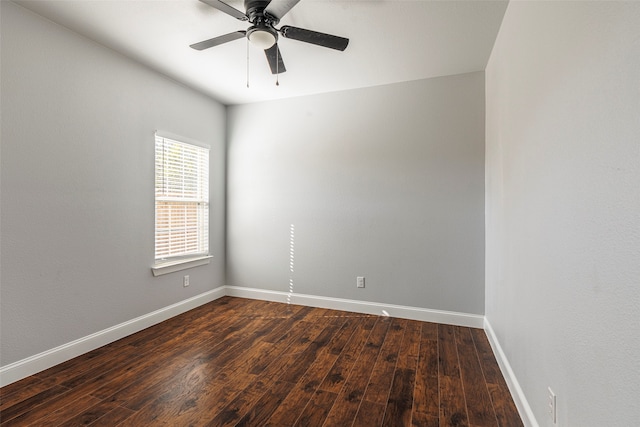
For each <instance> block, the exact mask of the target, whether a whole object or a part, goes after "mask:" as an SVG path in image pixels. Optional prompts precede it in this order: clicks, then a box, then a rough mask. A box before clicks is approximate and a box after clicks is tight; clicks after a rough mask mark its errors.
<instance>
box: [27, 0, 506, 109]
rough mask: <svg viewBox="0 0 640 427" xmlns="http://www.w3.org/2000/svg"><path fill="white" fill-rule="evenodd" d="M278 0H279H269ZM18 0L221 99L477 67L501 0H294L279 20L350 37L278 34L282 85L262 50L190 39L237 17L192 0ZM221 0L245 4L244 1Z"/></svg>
mask: <svg viewBox="0 0 640 427" xmlns="http://www.w3.org/2000/svg"><path fill="white" fill-rule="evenodd" d="M273 1H279V0H273ZM16 2H17V3H18V4H20V5H22V6H24V7H26V8H28V9H30V10H32V11H34V12H36V13H38V14H40V15H42V16H44V17H46V18H48V19H50V20H52V21H54V22H57V23H59V24H61V25H63V26H65V27H67V28H70V29H71V30H73V31H75V32H78V33H80V34H83V35H85V36H86V37H88V38H90V39H93V40H95V41H96V42H98V43H100V44H102V45H105V46H107V47H109V48H111V49H113V50H115V51H118V52H120V53H122V54H124V55H126V56H128V57H130V58H133V59H134V60H136V61H139V62H141V63H143V64H145V65H147V66H148V67H151V68H153V69H155V70H157V71H159V72H161V73H163V74H165V75H167V76H169V77H171V78H173V79H175V80H177V81H180V82H182V83H184V84H186V85H188V86H190V87H193V88H195V89H197V90H199V91H201V92H203V93H205V94H207V95H210V96H212V97H214V98H215V99H217V100H219V101H221V102H222V103H224V104H241V103H247V102H256V101H263V100H268V99H278V98H286V97H293V96H301V95H309V94H314V93H322V92H331V91H339V90H346V89H353V88H360V87H368V86H377V85H383V84H389V83H397V82H402V81H410V80H418V79H424V78H430V77H437V76H444V75H453V74H461V73H467V72H473V71H482V70H484V68H485V66H486V64H487V61H488V58H489V55H490V53H491V49H492V47H493V43H494V41H495V38H496V35H497V33H498V29H499V28H500V23H501V22H502V17H503V15H504V11H505V9H506V6H507V1H506V0H498V1H489V0H470V1H462V0H460V1H458V0H444V1H432V0H301V1H300V3H298V5H297V6H295V7H294V8H293V9H292V10H291V11H290V12H289V13H288V14H287V15H286V16H285V17H284V18H283V19H282V21H281V22H280V24H279V25H278V27H280V26H282V25H292V26H296V27H302V28H307V29H310V30H315V31H320V32H324V33H329V34H334V35H338V36H342V37H347V38H349V39H350V43H349V46H348V47H347V49H346V50H345V51H344V52H339V51H335V50H332V49H326V48H323V47H318V46H315V45H311V44H307V43H303V42H299V41H296V40H289V39H284V38H280V42H279V45H280V51H281V52H282V56H283V59H284V63H285V65H286V67H287V72H286V73H282V74H280V86H276V85H275V76H273V75H272V74H271V72H270V71H269V67H268V64H267V61H266V59H265V56H264V53H263V52H262V51H259V50H257V49H255V48H253V47H251V49H250V50H249V74H250V88H247V43H246V39H240V40H236V41H233V42H230V43H227V44H225V45H222V46H216V47H213V48H210V49H207V50H204V51H196V50H193V49H191V48H189V45H190V44H193V43H196V42H199V41H202V40H205V39H209V38H212V37H215V36H218V35H222V34H226V33H229V32H232V31H237V30H244V29H246V28H247V25H248V24H247V23H245V22H241V21H239V20H236V19H234V18H232V17H231V16H229V15H226V14H225V13H223V12H220V11H218V10H217V9H214V8H212V7H211V6H208V5H206V4H204V3H201V2H199V1H198V0H164V1H157V0H120V1H107V0H64V1H58V0H23V1H16ZM227 3H228V4H230V5H232V6H234V7H235V8H236V9H240V10H242V11H244V5H243V3H242V1H238V0H229V1H228V2H227Z"/></svg>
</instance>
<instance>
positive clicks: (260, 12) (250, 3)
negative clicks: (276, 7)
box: [244, 0, 280, 26]
mask: <svg viewBox="0 0 640 427" xmlns="http://www.w3.org/2000/svg"><path fill="white" fill-rule="evenodd" d="M269 3H271V0H245V1H244V8H245V10H246V11H247V16H248V17H249V22H251V23H252V24H254V25H259V24H260V23H264V24H265V25H267V26H274V25H278V22H279V21H280V20H279V19H278V18H276V17H275V16H271V15H269V14H268V13H265V11H264V10H265V9H266V7H267V6H269Z"/></svg>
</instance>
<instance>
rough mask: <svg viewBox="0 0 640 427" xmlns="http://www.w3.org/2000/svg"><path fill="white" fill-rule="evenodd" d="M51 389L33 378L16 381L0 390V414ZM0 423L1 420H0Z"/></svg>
mask: <svg viewBox="0 0 640 427" xmlns="http://www.w3.org/2000/svg"><path fill="white" fill-rule="evenodd" d="M50 388H51V384H48V383H46V382H44V381H42V380H40V379H39V378H37V377H35V376H30V377H27V378H25V379H23V380H20V381H16V382H15V383H13V384H9V385H8V386H6V387H3V388H0V413H2V411H4V410H5V409H7V408H9V407H11V406H13V405H15V404H17V403H20V402H22V401H24V400H27V399H29V398H31V397H33V396H34V395H36V394H38V393H41V392H43V391H45V390H47V389H50ZM0 421H1V420H0Z"/></svg>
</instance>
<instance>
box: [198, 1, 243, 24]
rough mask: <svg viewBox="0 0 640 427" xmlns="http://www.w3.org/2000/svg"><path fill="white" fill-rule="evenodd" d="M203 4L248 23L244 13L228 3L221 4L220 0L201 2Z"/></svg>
mask: <svg viewBox="0 0 640 427" xmlns="http://www.w3.org/2000/svg"><path fill="white" fill-rule="evenodd" d="M200 1H201V2H202V3H206V4H208V5H209V6H211V7H215V8H216V9H218V10H220V11H222V12H224V13H226V14H227V15H231V16H233V17H234V18H236V19H239V20H241V21H248V20H249V18H248V17H247V15H246V14H245V13H244V12H240V11H239V10H238V9H236V8H235V7H231V6H229V5H228V4H226V3H223V2H221V1H220V0H200Z"/></svg>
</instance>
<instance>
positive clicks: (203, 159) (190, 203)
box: [155, 134, 209, 261]
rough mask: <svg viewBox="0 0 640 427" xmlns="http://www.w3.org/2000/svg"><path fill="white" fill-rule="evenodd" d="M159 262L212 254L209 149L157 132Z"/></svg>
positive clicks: (157, 249) (156, 254) (156, 253)
mask: <svg viewBox="0 0 640 427" xmlns="http://www.w3.org/2000/svg"><path fill="white" fill-rule="evenodd" d="M155 158H156V179H155V188H156V248H155V259H156V261H160V260H168V259H172V258H179V257H189V256H199V255H208V253H209V149H207V148H203V147H199V146H197V145H192V144H187V143H184V142H180V141H176V140H173V139H169V138H165V137H162V136H160V135H158V134H156V156H155Z"/></svg>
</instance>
